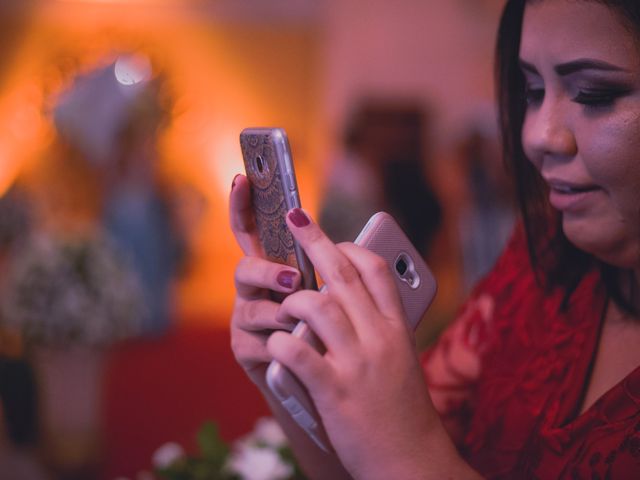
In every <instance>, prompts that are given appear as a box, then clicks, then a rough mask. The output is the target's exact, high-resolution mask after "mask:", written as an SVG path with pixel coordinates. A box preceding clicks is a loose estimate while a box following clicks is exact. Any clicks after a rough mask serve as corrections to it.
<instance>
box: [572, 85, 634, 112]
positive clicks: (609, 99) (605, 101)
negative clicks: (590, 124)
mask: <svg viewBox="0 0 640 480" xmlns="http://www.w3.org/2000/svg"><path fill="white" fill-rule="evenodd" d="M627 93H628V91H626V90H617V89H584V90H579V91H578V94H577V95H576V96H575V97H573V99H572V100H573V101H574V102H576V103H580V104H582V105H585V106H587V107H596V108H597V107H611V106H612V105H613V104H614V103H615V101H616V100H617V99H618V98H620V97H622V96H624V95H626V94H627Z"/></svg>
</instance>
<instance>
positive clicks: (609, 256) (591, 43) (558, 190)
mask: <svg viewBox="0 0 640 480" xmlns="http://www.w3.org/2000/svg"><path fill="white" fill-rule="evenodd" d="M520 61H521V68H522V71H523V72H524V75H525V78H526V83H527V100H528V107H527V113H526V116H525V121H524V126H523V131H522V141H523V145H524V149H525V153H526V154H527V157H528V158H529V160H531V162H533V164H534V165H535V166H536V168H537V169H538V170H539V171H540V173H541V174H542V177H543V178H544V179H545V181H546V182H547V184H548V185H549V188H550V195H549V200H550V202H551V205H552V206H553V207H554V208H556V209H558V210H559V211H560V212H561V214H562V225H563V229H564V232H565V234H566V236H567V238H568V239H569V240H570V241H571V242H572V243H574V244H575V245H576V246H577V247H578V248H581V249H582V250H585V251H586V252H589V253H592V254H594V255H595V256H597V257H598V258H600V259H602V260H603V261H605V262H607V263H610V264H612V265H616V266H619V267H626V268H634V269H636V270H640V42H638V38H637V37H635V36H634V33H632V32H631V31H630V30H629V29H628V28H627V27H626V25H625V24H623V23H621V21H620V18H619V17H618V16H617V13H616V12H615V11H613V10H611V9H609V8H608V7H606V6H604V5H602V4H599V3H596V2H589V1H580V2H577V1H572V0H543V1H534V2H531V3H530V4H528V5H527V7H526V10H525V15H524V23H523V29H522V39H521V46H520Z"/></svg>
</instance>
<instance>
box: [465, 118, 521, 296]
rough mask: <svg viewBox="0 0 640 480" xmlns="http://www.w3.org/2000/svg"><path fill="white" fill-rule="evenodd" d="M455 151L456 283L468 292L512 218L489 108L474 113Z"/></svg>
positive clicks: (507, 182) (485, 269) (504, 238)
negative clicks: (457, 178) (458, 277)
mask: <svg viewBox="0 0 640 480" xmlns="http://www.w3.org/2000/svg"><path fill="white" fill-rule="evenodd" d="M455 150H456V158H457V160H458V163H459V165H458V173H459V175H460V177H461V180H462V182H461V184H460V187H461V188H460V191H459V192H458V193H457V195H456V200H457V203H458V206H457V211H458V214H457V217H458V218H457V227H458V231H459V238H460V250H461V255H462V262H461V263H462V283H463V289H464V291H465V292H469V291H470V289H471V288H472V287H473V285H475V284H476V282H477V281H478V280H480V279H481V278H482V277H483V276H484V275H485V274H486V273H487V272H489V270H490V269H491V267H492V266H493V264H494V263H495V261H496V259H497V258H498V256H499V255H500V252H501V251H502V249H503V248H504V246H505V244H506V242H507V241H508V239H509V236H510V235H511V231H512V230H513V225H514V222H515V217H516V205H515V200H514V198H513V192H512V186H511V182H510V180H509V177H508V176H507V174H506V172H505V171H504V166H503V165H504V164H503V159H502V152H501V151H500V138H499V134H498V131H497V128H496V120H495V115H494V114H493V109H491V110H487V109H482V110H481V111H480V112H479V113H478V118H476V119H475V120H474V121H473V122H472V124H471V125H470V127H469V128H468V129H467V131H466V133H465V135H464V136H463V138H462V139H461V140H460V141H459V142H458V144H457V145H456V147H455Z"/></svg>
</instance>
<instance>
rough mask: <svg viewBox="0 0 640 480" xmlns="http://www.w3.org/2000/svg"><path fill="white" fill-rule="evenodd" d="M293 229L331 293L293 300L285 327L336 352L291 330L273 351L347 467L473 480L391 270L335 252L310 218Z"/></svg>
mask: <svg viewBox="0 0 640 480" xmlns="http://www.w3.org/2000/svg"><path fill="white" fill-rule="evenodd" d="M287 222H288V224H289V228H290V229H291V231H292V232H293V235H294V236H295V237H296V239H297V240H298V241H299V242H300V244H301V245H302V247H303V248H304V250H305V251H306V253H307V255H308V256H309V258H310V259H311V261H312V263H313V264H314V266H315V267H316V270H317V272H318V273H319V274H320V276H321V277H322V279H323V280H324V282H325V284H326V285H327V291H326V294H323V293H319V292H314V291H309V290H306V291H299V292H296V293H293V294H291V295H290V296H289V297H288V298H287V299H285V300H284V302H283V303H282V305H281V307H280V308H279V310H278V312H277V316H276V319H275V320H276V321H277V322H278V323H281V324H288V323H293V322H294V321H295V320H296V319H302V320H305V321H306V322H307V323H308V324H309V326H310V327H311V328H312V329H313V330H314V332H315V333H316V334H317V335H318V336H319V337H320V339H321V340H322V341H323V343H324V344H325V346H326V347H327V352H326V354H324V355H321V354H319V353H318V352H317V351H316V350H314V349H313V348H312V347H311V346H309V345H308V344H307V343H305V342H303V341H301V340H300V339H299V338H296V337H294V336H292V335H289V334H287V333H285V332H276V333H274V334H273V335H272V336H271V337H270V338H269V341H268V344H267V347H268V351H269V352H270V354H272V355H273V357H275V358H276V359H277V360H279V361H280V362H282V363H283V364H284V365H286V366H287V367H288V368H290V369H291V370H292V371H293V373H294V374H295V375H296V376H297V377H298V378H299V379H300V380H301V381H302V382H303V383H304V384H305V386H306V387H307V389H308V390H309V393H310V394H311V396H312V398H313V400H314V402H315V405H316V407H317V409H318V411H319V412H320V414H321V416H322V419H323V422H324V425H325V427H326V429H327V432H328V434H329V437H330V438H331V441H332V443H333V445H334V447H335V449H336V451H337V452H338V455H339V457H340V459H341V460H342V462H343V464H344V465H345V466H346V467H347V469H348V470H349V471H350V473H351V474H352V475H353V476H354V477H356V478H367V479H375V478H384V479H388V478H402V479H410V478H449V477H450V476H454V475H455V478H462V477H465V476H472V475H473V472H471V470H470V469H469V468H468V467H467V466H466V465H465V464H464V463H463V462H462V461H461V460H460V458H459V457H457V454H456V451H455V448H454V447H453V444H452V443H451V441H450V440H449V438H448V437H447V435H446V433H445V432H444V430H443V428H442V425H441V424H440V421H439V418H438V415H437V413H436V412H435V410H434V409H433V406H432V404H431V401H430V398H429V394H428V391H427V387H426V383H425V380H424V377H423V373H422V369H421V367H420V365H419V362H418V357H417V354H416V351H415V346H414V339H413V336H412V333H411V332H410V331H409V329H408V327H407V324H406V321H405V318H404V313H403V308H402V303H401V301H400V298H399V295H398V292H397V290H396V287H395V284H394V280H393V277H392V272H391V270H390V269H389V268H388V267H387V265H386V262H385V261H384V260H383V259H382V258H380V257H378V256H377V255H375V254H373V253H371V252H369V251H367V250H365V249H363V248H360V247H358V246H356V245H353V244H341V245H339V246H336V245H334V244H333V243H332V242H331V241H330V240H329V239H328V238H327V237H326V236H325V235H324V233H323V232H322V231H321V230H320V228H319V227H318V226H317V225H316V224H315V223H313V222H311V220H310V219H309V217H308V216H307V215H306V214H305V213H304V212H303V211H302V210H299V209H294V210H292V211H291V212H289V215H288V219H287ZM452 478H453V477H452Z"/></svg>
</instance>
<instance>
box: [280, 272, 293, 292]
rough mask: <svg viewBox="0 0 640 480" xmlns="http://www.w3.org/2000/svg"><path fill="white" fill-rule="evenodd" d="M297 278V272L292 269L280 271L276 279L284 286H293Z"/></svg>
mask: <svg viewBox="0 0 640 480" xmlns="http://www.w3.org/2000/svg"><path fill="white" fill-rule="evenodd" d="M295 278H296V272H292V271H291V270H283V271H282V272H280V273H278V276H277V277H276V281H277V282H278V284H279V285H280V286H282V287H284V288H292V287H293V281H294V279H295Z"/></svg>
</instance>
